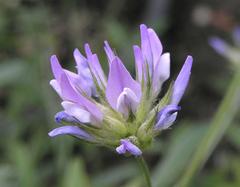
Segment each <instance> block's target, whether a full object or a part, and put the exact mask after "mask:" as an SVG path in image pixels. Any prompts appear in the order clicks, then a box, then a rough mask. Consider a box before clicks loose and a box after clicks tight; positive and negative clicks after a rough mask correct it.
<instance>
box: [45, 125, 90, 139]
mask: <svg viewBox="0 0 240 187" xmlns="http://www.w3.org/2000/svg"><path fill="white" fill-rule="evenodd" d="M48 135H49V136H50V137H55V136H60V135H72V136H75V137H77V138H80V139H84V140H87V141H93V140H94V138H93V137H92V136H91V135H90V134H88V133H87V132H85V131H84V130H82V129H80V128H79V127H78V126H62V127H58V128H55V129H53V130H52V131H50V132H49V133H48Z"/></svg>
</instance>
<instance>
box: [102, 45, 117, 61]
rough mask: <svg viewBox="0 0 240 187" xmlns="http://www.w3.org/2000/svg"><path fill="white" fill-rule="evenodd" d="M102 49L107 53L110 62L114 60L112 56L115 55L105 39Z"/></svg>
mask: <svg viewBox="0 0 240 187" xmlns="http://www.w3.org/2000/svg"><path fill="white" fill-rule="evenodd" d="M104 50H105V52H106V54H107V57H108V61H109V63H111V62H112V61H113V60H114V58H115V57H116V55H115V54H114V52H113V50H112V48H111V47H110V45H109V43H108V42H107V41H104Z"/></svg>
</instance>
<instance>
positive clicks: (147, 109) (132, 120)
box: [49, 24, 192, 156]
mask: <svg viewBox="0 0 240 187" xmlns="http://www.w3.org/2000/svg"><path fill="white" fill-rule="evenodd" d="M140 33H141V45H140V46H137V45H134V46H133V51H134V57H135V67H136V80H135V79H133V77H132V76H131V74H130V73H129V72H128V70H127V69H126V68H125V66H124V64H123V63H122V61H121V59H120V58H119V57H118V56H117V55H116V54H115V53H114V52H113V50H112V48H111V47H110V45H109V44H108V42H106V41H105V42H104V50H105V52H106V55H107V59H108V64H109V74H108V78H106V76H105V74H104V72H103V70H102V67H101V64H100V62H99V60H98V57H97V55H96V54H95V53H93V52H92V51H91V49H90V47H89V45H88V44H85V46H84V49H85V54H86V55H85V56H84V55H82V54H81V53H80V51H79V50H78V49H75V50H74V54H73V55H74V58H75V61H76V68H77V73H73V72H70V71H68V70H66V69H63V68H62V67H61V65H60V63H59V61H58V59H57V57H56V56H55V55H53V56H52V57H51V60H50V61H51V67H52V71H53V75H54V79H53V80H51V81H50V85H51V86H52V87H53V88H54V89H55V91H56V92H57V93H58V95H59V96H60V97H61V99H62V103H61V104H62V107H63V109H64V110H63V111H61V112H59V113H57V114H56V116H55V120H56V122H57V123H59V124H61V125H62V126H61V127H58V128H56V129H53V130H52V131H51V132H49V136H51V137H54V136H58V135H65V134H68V135H72V136H74V137H77V138H80V139H83V140H84V141H87V142H92V143H96V144H100V145H104V146H108V147H112V148H114V149H116V151H117V152H118V153H119V154H126V153H127V154H132V155H135V156H139V155H141V154H142V149H144V148H145V147H147V146H148V145H149V144H150V143H151V142H152V139H153V138H154V137H155V136H156V135H158V134H159V132H160V131H161V130H163V129H167V128H168V127H169V126H171V125H172V124H173V122H174V121H175V120H176V117H177V113H178V111H179V110H180V107H179V106H178V104H179V102H180V100H181V98H182V96H183V94H184V92H185V89H186V87H187V85H188V81H189V78H190V74H191V67H192V57H191V56H188V57H187V59H186V61H185V63H184V65H183V67H182V69H181V71H180V73H179V75H178V77H177V79H176V80H175V81H174V83H173V84H172V86H170V88H169V90H168V92H167V93H166V94H165V96H164V97H163V98H162V99H160V100H157V97H158V95H159V93H160V91H161V87H162V85H163V83H164V82H165V81H166V80H167V79H168V78H169V76H170V54H169V53H163V47H162V44H161V42H160V40H159V38H158V36H157V34H156V33H155V32H154V30H153V29H151V28H147V27H146V25H143V24H142V25H141V26H140ZM157 101H158V102H157Z"/></svg>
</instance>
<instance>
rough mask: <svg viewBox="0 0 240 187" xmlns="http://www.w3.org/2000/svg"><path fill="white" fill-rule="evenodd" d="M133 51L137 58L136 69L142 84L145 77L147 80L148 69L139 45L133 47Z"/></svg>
mask: <svg viewBox="0 0 240 187" xmlns="http://www.w3.org/2000/svg"><path fill="white" fill-rule="evenodd" d="M133 51H134V58H135V69H136V76H137V80H138V81H139V82H141V81H142V78H143V75H144V80H146V67H145V64H144V59H143V55H142V51H141V49H140V47H138V46H137V45H134V46H133Z"/></svg>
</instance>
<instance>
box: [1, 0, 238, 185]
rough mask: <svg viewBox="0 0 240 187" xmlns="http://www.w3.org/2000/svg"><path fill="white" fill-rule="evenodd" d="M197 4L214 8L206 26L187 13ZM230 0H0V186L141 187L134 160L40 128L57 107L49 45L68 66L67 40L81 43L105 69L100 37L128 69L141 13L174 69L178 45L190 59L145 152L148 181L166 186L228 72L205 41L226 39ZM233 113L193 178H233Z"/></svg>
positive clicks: (184, 161) (232, 18)
mask: <svg viewBox="0 0 240 187" xmlns="http://www.w3.org/2000/svg"><path fill="white" fill-rule="evenodd" d="M202 5H204V6H205V7H207V8H209V9H210V10H211V11H212V12H211V14H209V15H212V16H213V17H212V18H211V19H210V20H211V21H210V22H208V23H207V24H205V25H202V23H203V21H204V20H201V21H202V22H201V24H200V25H199V19H196V18H198V17H197V16H199V15H197V14H196V10H198V8H201V6H202ZM239 6H240V4H239V1H237V0H229V1H223V2H221V3H220V2H219V1H217V0H209V1H206V0H197V1H190V0H183V1H177V0H171V1H167V0H150V1H143V0H140V1H137V0H133V1H131V2H130V1H126V0H122V1H114V0H112V1H111V0H105V1H103V0H90V1H87V0H80V1H78V0H70V1H68V0H59V1H56V0H49V1H47V0H10V1H4V0H0V121H1V123H0V128H1V130H0V152H1V154H0V186H1V187H2V186H3V187H19V186H20V187H38V186H46V187H48V186H49V187H50V186H51V187H52V186H59V187H66V186H68V187H78V186H79V187H90V186H93V187H116V186H126V187H141V185H142V184H143V183H142V181H141V175H140V171H139V169H138V167H137V165H136V163H135V162H134V159H132V158H123V157H121V156H118V155H117V154H116V153H115V152H114V151H109V150H107V149H105V148H100V147H95V146H92V145H86V144H84V143H82V142H80V141H77V140H76V139H73V138H71V137H66V136H65V137H59V138H56V139H50V138H49V137H48V135H47V133H48V131H49V130H50V129H52V128H54V127H55V126H56V124H54V120H53V117H54V114H55V113H56V112H58V111H59V110H61V106H60V100H59V98H58V97H57V96H56V94H55V93H54V92H53V91H52V89H51V88H50V86H49V84H48V83H49V80H50V79H51V77H52V75H51V72H50V67H49V60H48V59H49V57H50V55H52V54H57V55H58V56H59V58H60V59H61V62H62V64H63V66H64V67H68V68H70V69H71V68H72V69H73V68H74V67H73V66H74V61H73V57H72V52H73V49H74V48H75V47H77V48H79V49H80V50H82V48H83V44H84V43H85V42H89V43H90V44H91V46H92V48H93V50H94V51H96V52H97V53H98V54H99V57H100V59H101V62H102V64H103V66H104V69H105V70H107V67H106V65H107V60H106V57H105V56H104V51H103V49H102V45H103V41H104V40H108V41H109V42H110V43H111V45H112V46H113V47H114V48H115V50H116V52H117V54H119V55H120V56H121V57H122V59H123V61H124V63H125V64H126V65H127V66H128V67H129V68H130V69H131V71H132V73H134V71H133V67H134V64H133V63H132V62H133V54H132V52H131V46H132V45H133V44H137V43H139V32H138V25H139V24H140V23H143V22H144V23H146V24H147V25H149V26H151V27H153V28H155V29H156V31H157V32H158V34H159V35H160V38H161V40H162V43H163V45H164V50H165V51H169V52H171V55H172V56H171V58H172V62H173V63H172V75H173V77H175V76H176V73H177V71H178V70H179V69H180V66H181V64H182V63H183V60H184V58H185V56H186V55H187V54H192V55H193V56H194V59H195V64H194V67H193V73H192V79H191V84H190V86H189V89H188V92H187V93H186V94H185V98H184V100H183V101H182V108H183V110H182V111H181V113H180V115H179V120H178V121H177V123H176V126H173V128H172V129H171V130H167V131H164V132H163V133H162V135H161V136H160V137H159V138H158V139H157V140H156V142H155V143H154V145H153V146H152V147H151V148H150V149H149V150H147V152H146V154H145V157H146V160H147V162H148V163H149V164H150V167H151V171H152V174H153V183H154V185H155V186H156V187H157V186H161V187H168V186H169V187H171V186H172V185H173V184H174V181H176V180H178V179H179V177H180V176H181V174H182V172H183V171H184V168H186V166H187V165H188V164H189V162H188V161H189V159H190V157H191V155H192V153H193V152H194V150H195V149H196V147H197V146H198V143H199V140H200V138H202V136H203V133H204V132H205V131H206V129H207V126H208V125H209V123H208V122H209V121H210V120H211V117H212V116H213V114H214V112H215V111H216V110H217V106H218V105H219V103H220V100H221V99H222V97H223V95H224V93H225V91H226V88H227V85H228V84H229V81H230V79H231V77H232V68H230V63H228V62H227V61H226V60H224V59H222V58H221V57H219V56H218V55H217V54H215V53H214V51H213V50H212V49H211V48H210V47H209V46H208V43H207V41H208V37H210V36H211V35H219V36H221V37H224V38H225V39H228V35H229V33H230V32H231V27H232V26H233V25H234V24H235V25H236V24H239V21H240V20H239V18H240V16H239ZM200 13H201V12H200ZM200 17H201V18H203V15H201V14H200ZM223 18H226V19H223ZM204 23H205V22H204ZM183 119H184V121H183ZM239 122H240V118H239V115H238V117H237V118H236V119H235V120H234V123H233V124H232V125H231V126H230V128H229V129H228V130H227V133H226V134H225V136H224V138H223V139H222V140H221V141H220V144H219V145H218V147H217V148H216V150H215V151H214V153H213V155H212V156H211V157H210V159H209V160H208V162H207V164H206V165H205V167H204V168H203V169H202V170H201V172H200V173H199V174H198V176H197V178H196V179H195V180H194V182H193V184H192V186H194V187H202V186H204V187H208V186H209V187H210V186H211V187H215V186H216V187H227V186H228V187H238V186H240V180H239V179H240V169H239V168H240V157H239V155H240V152H239V151H240V136H239V134H240V126H239Z"/></svg>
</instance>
